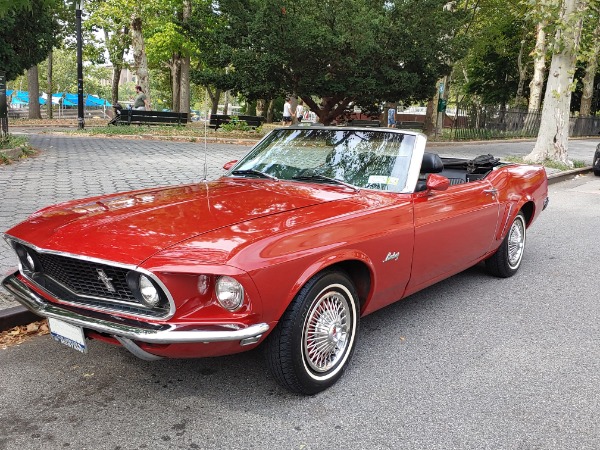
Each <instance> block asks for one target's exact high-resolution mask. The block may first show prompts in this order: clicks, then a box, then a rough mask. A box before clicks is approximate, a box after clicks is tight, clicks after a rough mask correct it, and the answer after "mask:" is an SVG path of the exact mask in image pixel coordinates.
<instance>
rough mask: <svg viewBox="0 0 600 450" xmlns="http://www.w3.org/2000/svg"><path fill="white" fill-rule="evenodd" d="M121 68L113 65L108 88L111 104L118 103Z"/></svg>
mask: <svg viewBox="0 0 600 450" xmlns="http://www.w3.org/2000/svg"><path fill="white" fill-rule="evenodd" d="M122 70H123V67H122V66H121V65H120V64H113V74H112V82H111V86H110V96H111V101H112V104H113V105H114V104H115V103H119V81H120V80H121V71H122Z"/></svg>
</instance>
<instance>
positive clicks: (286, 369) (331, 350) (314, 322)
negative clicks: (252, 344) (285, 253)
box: [266, 271, 360, 395]
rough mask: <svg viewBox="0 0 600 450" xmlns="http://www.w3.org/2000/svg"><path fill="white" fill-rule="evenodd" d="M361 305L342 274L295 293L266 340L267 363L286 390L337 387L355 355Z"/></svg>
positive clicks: (309, 392)
mask: <svg viewBox="0 0 600 450" xmlns="http://www.w3.org/2000/svg"><path fill="white" fill-rule="evenodd" d="M359 315H360V308H359V301H358V295H357V293H356V289H355V288H354V285H353V284H352V281H351V280H350V279H349V278H348V276H347V275H346V274H345V273H343V272H333V271H328V272H322V273H320V274H317V275H315V276H314V277H313V278H312V279H311V280H310V281H309V282H308V283H307V284H306V285H305V286H304V287H303V288H302V289H301V290H300V292H299V293H298V295H296V297H295V298H294V300H293V301H292V303H291V304H290V306H289V307H288V308H287V310H286V311H285V313H284V314H283V316H282V318H281V320H280V322H279V324H278V325H277V327H276V328H275V330H273V332H272V333H271V335H270V336H269V339H268V341H267V349H266V350H267V362H268V365H269V369H270V371H271V373H272V374H273V377H274V378H275V379H276V380H277V382H278V383H279V384H280V385H281V386H283V387H284V388H286V389H288V390H290V391H292V392H296V393H300V394H305V395H313V394H316V393H318V392H321V391H323V390H325V389H327V388H328V387H330V386H331V385H333V384H334V383H335V382H336V381H337V380H338V379H339V378H340V377H341V376H342V374H343V373H344V370H345V369H346V367H347V365H348V362H349V361H350V357H351V356H352V353H353V351H354V347H355V343H356V334H357V331H358V324H359Z"/></svg>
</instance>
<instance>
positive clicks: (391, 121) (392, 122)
mask: <svg viewBox="0 0 600 450" xmlns="http://www.w3.org/2000/svg"><path fill="white" fill-rule="evenodd" d="M387 124H388V125H387V126H388V128H394V127H395V126H396V107H395V106H394V105H391V106H390V109H388V118H387Z"/></svg>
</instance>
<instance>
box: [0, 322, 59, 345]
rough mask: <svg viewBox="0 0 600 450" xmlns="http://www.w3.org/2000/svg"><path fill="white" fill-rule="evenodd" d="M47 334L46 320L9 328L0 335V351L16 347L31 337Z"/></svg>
mask: <svg viewBox="0 0 600 450" xmlns="http://www.w3.org/2000/svg"><path fill="white" fill-rule="evenodd" d="M49 332H50V331H49V329H48V322H47V321H46V320H42V321H39V322H33V323H30V324H28V325H21V326H18V327H14V328H11V329H10V330H6V331H3V332H1V333H0V349H1V350H5V349H7V348H8V347H10V346H11V345H18V344H20V343H22V342H24V341H25V340H27V339H28V338H30V337H32V336H43V335H45V334H48V333H49Z"/></svg>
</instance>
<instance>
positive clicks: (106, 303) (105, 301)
mask: <svg viewBox="0 0 600 450" xmlns="http://www.w3.org/2000/svg"><path fill="white" fill-rule="evenodd" d="M4 239H5V240H6V241H7V242H8V243H9V245H10V246H11V248H13V246H12V244H11V242H16V243H19V244H21V245H24V246H26V247H29V248H31V249H32V250H34V251H36V252H37V253H38V254H40V255H42V254H48V255H57V256H61V257H65V258H71V259H74V260H79V261H84V262H88V263H94V264H101V265H104V266H108V267H116V268H119V269H124V270H133V271H136V272H138V273H142V274H144V275H146V276H148V277H150V278H151V279H152V280H153V281H154V282H156V284H157V285H158V286H159V287H160V288H161V289H162V291H163V293H164V294H165V296H166V298H167V301H168V303H169V307H168V310H167V311H166V313H164V314H157V313H156V312H154V313H152V312H151V311H152V310H151V309H150V308H147V307H144V306H143V305H142V304H141V303H138V302H126V301H120V300H116V299H113V298H110V297H95V296H87V295H82V294H79V293H77V292H73V290H72V289H70V288H69V287H68V286H65V285H64V284H63V283H61V282H60V281H59V280H55V279H54V278H52V277H49V276H48V275H45V276H46V277H48V278H50V279H51V280H52V281H53V282H55V283H57V284H58V285H60V286H61V287H62V288H63V289H65V290H67V291H69V292H70V293H72V294H73V295H74V296H76V297H78V298H81V299H83V300H86V299H87V300H92V301H90V302H85V301H78V302H74V301H70V300H67V299H63V298H61V297H58V296H57V294H56V293H53V292H51V291H48V290H47V289H45V288H44V287H43V286H40V285H39V283H37V282H36V280H35V279H32V277H30V276H28V275H27V273H25V271H24V270H23V267H22V265H21V262H20V261H19V273H21V275H23V276H24V277H25V278H26V279H27V280H29V281H30V282H31V283H33V284H34V285H35V286H37V287H38V288H39V289H41V290H43V291H44V292H46V293H47V294H49V295H51V296H52V297H55V298H58V299H59V300H60V301H61V302H64V303H65V304H68V305H71V306H75V307H86V306H87V307H90V308H93V309H95V310H100V311H103V312H108V313H119V314H127V315H132V316H136V317H147V318H153V319H161V320H167V319H170V318H171V317H173V315H174V314H175V302H174V301H173V297H172V296H171V293H170V292H169V290H168V289H167V287H166V286H165V285H164V284H163V282H162V281H161V280H160V279H159V278H158V277H157V276H156V275H155V274H153V273H152V272H150V271H148V270H146V269H144V268H142V267H139V266H135V265H132V264H123V263H119V262H115V261H110V260H105V259H101V258H94V257H90V256H83V255H75V254H73V253H68V252H61V251H56V250H49V249H45V248H41V247H38V246H36V245H33V244H31V243H30V242H27V241H23V240H22V239H19V238H16V237H13V236H10V235H8V234H5V235H4ZM99 302H101V303H102V304H99ZM110 305H115V307H111V306H110ZM132 310H133V311H132Z"/></svg>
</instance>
